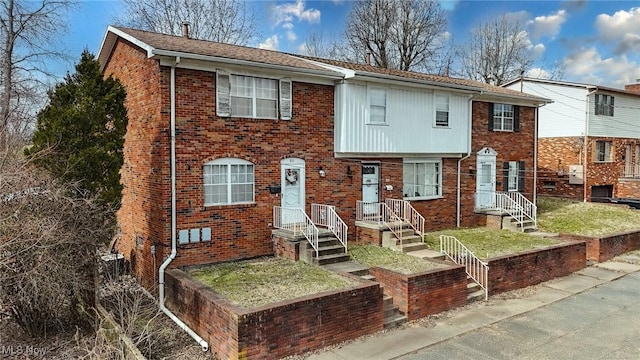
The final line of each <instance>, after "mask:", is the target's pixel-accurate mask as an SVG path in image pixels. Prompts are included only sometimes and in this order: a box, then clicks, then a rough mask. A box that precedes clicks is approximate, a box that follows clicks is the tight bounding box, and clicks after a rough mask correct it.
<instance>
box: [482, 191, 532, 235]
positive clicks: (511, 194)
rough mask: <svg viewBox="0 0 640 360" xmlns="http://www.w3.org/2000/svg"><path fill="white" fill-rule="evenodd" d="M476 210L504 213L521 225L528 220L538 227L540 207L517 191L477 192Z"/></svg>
mask: <svg viewBox="0 0 640 360" xmlns="http://www.w3.org/2000/svg"><path fill="white" fill-rule="evenodd" d="M476 210H499V211H504V212H506V213H507V214H509V215H510V216H511V217H513V218H514V219H516V221H518V222H520V223H522V222H523V221H525V220H526V219H528V220H530V221H531V222H533V225H534V226H535V227H538V215H537V213H538V207H537V206H536V205H535V204H534V203H532V202H531V201H529V199H527V198H526V197H525V196H524V195H522V194H521V193H519V192H516V191H495V192H476Z"/></svg>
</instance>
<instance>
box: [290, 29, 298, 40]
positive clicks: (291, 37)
mask: <svg viewBox="0 0 640 360" xmlns="http://www.w3.org/2000/svg"><path fill="white" fill-rule="evenodd" d="M297 39H298V35H296V33H294V32H293V31H291V30H289V31H287V40H289V41H292V42H293V41H296V40H297Z"/></svg>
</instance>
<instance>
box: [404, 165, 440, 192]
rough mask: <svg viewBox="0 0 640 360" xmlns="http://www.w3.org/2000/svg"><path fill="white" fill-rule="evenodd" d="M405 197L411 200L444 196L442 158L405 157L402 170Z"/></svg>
mask: <svg viewBox="0 0 640 360" xmlns="http://www.w3.org/2000/svg"><path fill="white" fill-rule="evenodd" d="M402 180H403V189H402V193H403V197H404V198H405V199H411V200H425V199H433V198H437V197H440V196H442V185H441V184H442V160H440V159H423V160H420V159H415V160H414V159H405V161H404V164H403V172H402Z"/></svg>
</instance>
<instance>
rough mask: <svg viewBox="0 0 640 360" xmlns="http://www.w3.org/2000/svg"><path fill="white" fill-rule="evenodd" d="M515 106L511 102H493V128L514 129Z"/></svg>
mask: <svg viewBox="0 0 640 360" xmlns="http://www.w3.org/2000/svg"><path fill="white" fill-rule="evenodd" d="M514 108H515V107H514V106H513V105H510V104H493V130H497V131H513V130H514V123H515V109H514Z"/></svg>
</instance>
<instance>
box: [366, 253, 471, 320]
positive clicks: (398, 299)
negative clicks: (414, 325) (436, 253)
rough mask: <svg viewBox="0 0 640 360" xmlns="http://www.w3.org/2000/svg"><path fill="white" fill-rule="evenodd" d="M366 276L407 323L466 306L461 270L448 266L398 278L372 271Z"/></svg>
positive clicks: (376, 269)
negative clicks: (382, 288)
mask: <svg viewBox="0 0 640 360" xmlns="http://www.w3.org/2000/svg"><path fill="white" fill-rule="evenodd" d="M369 273H371V275H373V276H375V277H376V280H377V281H378V282H380V283H382V284H384V289H385V292H387V294H389V295H391V296H392V297H393V303H394V305H397V306H398V307H399V308H400V311H402V312H403V313H404V314H405V315H406V316H407V318H408V319H409V320H415V319H420V318H423V317H425V316H427V315H431V314H437V313H439V312H442V311H446V310H450V309H453V308H456V307H460V306H464V305H466V304H467V274H466V273H465V271H464V266H462V265H460V266H452V267H447V268H440V269H434V270H429V271H425V272H421V273H416V274H400V273H398V272H395V271H391V270H388V269H384V268H380V267H373V268H371V269H369Z"/></svg>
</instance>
